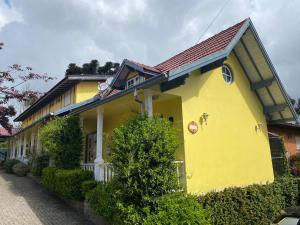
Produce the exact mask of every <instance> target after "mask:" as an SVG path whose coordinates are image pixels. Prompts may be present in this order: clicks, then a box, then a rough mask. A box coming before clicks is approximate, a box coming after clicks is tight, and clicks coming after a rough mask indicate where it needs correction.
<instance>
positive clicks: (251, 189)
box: [199, 178, 298, 225]
mask: <svg viewBox="0 0 300 225" xmlns="http://www.w3.org/2000/svg"><path fill="white" fill-rule="evenodd" d="M297 196H298V187H297V182H296V181H295V180H294V179H291V178H281V179H279V180H277V181H276V182H274V183H273V184H267V185H251V186H248V187H245V188H228V189H225V190H224V191H221V192H212V193H208V194H207V195H204V196H201V197H199V202H200V203H201V204H202V205H203V207H204V208H205V209H208V210H210V211H211V219H212V224H213V225H217V224H224V225H241V224H247V225H267V224H270V222H271V221H272V220H273V219H275V218H276V217H277V216H278V215H279V214H280V211H281V210H282V209H285V208H286V207H290V206H295V205H296V204H297Z"/></svg>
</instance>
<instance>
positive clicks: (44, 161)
mask: <svg viewBox="0 0 300 225" xmlns="http://www.w3.org/2000/svg"><path fill="white" fill-rule="evenodd" d="M48 166H49V156H48V155H39V156H37V157H35V158H33V159H32V162H31V173H32V174H33V175H35V176H41V175H42V171H43V169H44V168H46V167H48Z"/></svg>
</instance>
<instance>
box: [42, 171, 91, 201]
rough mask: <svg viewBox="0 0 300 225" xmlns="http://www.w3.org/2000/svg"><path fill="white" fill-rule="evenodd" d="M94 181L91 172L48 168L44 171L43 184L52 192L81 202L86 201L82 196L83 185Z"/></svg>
mask: <svg viewBox="0 0 300 225" xmlns="http://www.w3.org/2000/svg"><path fill="white" fill-rule="evenodd" d="M92 179H93V173H92V172H91V171H84V170H81V169H72V170H67V169H66V170H65V169H57V168H54V167H52V168H51V167H48V168H45V169H44V170H43V174H42V183H43V184H44V185H45V186H46V188H48V189H49V190H50V191H52V192H55V193H57V194H59V195H61V196H62V197H65V198H67V199H71V200H78V201H81V200H83V199H84V195H83V194H82V183H83V182H84V181H87V180H92Z"/></svg>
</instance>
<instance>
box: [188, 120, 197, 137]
mask: <svg viewBox="0 0 300 225" xmlns="http://www.w3.org/2000/svg"><path fill="white" fill-rule="evenodd" d="M188 130H189V132H191V133H192V134H195V133H197V131H198V125H197V123H196V122H195V121H191V122H189V124H188Z"/></svg>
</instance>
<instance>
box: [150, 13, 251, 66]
mask: <svg viewBox="0 0 300 225" xmlns="http://www.w3.org/2000/svg"><path fill="white" fill-rule="evenodd" d="M247 20H249V18H246V19H244V20H242V21H241V22H239V23H237V24H235V25H233V26H230V27H228V28H226V29H224V30H222V31H220V32H218V33H216V34H214V35H213V36H211V37H209V38H207V39H205V40H203V41H201V42H200V43H198V44H195V45H193V46H191V47H189V48H187V49H185V50H184V51H182V52H179V53H177V54H176V55H174V56H172V57H170V58H169V59H167V60H165V61H163V62H161V63H159V64H157V65H156V66H154V68H156V69H160V68H159V67H160V66H161V65H162V64H164V63H167V62H168V61H171V60H172V59H175V58H177V57H179V56H181V55H184V54H187V55H188V54H189V53H190V52H191V50H194V49H195V48H197V47H199V46H201V45H204V44H206V43H208V42H210V41H211V40H213V39H214V38H216V37H218V36H221V35H222V34H224V33H226V32H228V31H230V30H231V29H233V28H235V27H238V26H241V25H242V24H244V23H245V22H246V21H247Z"/></svg>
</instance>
